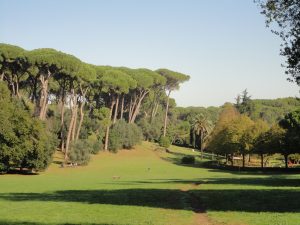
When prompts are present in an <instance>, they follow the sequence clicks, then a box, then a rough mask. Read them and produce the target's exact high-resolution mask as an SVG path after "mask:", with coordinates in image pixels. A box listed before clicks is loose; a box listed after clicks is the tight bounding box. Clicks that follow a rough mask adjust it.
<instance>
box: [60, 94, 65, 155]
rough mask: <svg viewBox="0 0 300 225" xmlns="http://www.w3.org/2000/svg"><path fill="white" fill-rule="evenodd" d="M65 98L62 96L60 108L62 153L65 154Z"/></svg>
mask: <svg viewBox="0 0 300 225" xmlns="http://www.w3.org/2000/svg"><path fill="white" fill-rule="evenodd" d="M64 120H65V97H64V94H62V97H61V106H60V139H61V146H60V148H61V151H62V152H64V147H65V124H64V122H65V121H64Z"/></svg>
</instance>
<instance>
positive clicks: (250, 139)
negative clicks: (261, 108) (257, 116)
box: [241, 120, 269, 167]
mask: <svg viewBox="0 0 300 225" xmlns="http://www.w3.org/2000/svg"><path fill="white" fill-rule="evenodd" d="M268 130H269V126H268V124H267V123H266V122H264V121H262V120H258V121H255V122H254V124H253V125H252V126H249V127H248V128H247V129H246V130H245V132H244V134H243V135H242V137H241V150H242V153H243V167H245V156H244V155H245V153H246V154H249V161H250V153H251V152H252V151H253V149H254V144H255V141H256V139H257V138H258V137H259V136H260V135H261V134H262V133H264V132H266V131H268Z"/></svg>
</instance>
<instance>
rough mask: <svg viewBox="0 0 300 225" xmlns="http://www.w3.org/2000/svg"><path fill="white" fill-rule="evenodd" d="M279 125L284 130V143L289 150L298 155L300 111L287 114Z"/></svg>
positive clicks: (299, 148)
mask: <svg viewBox="0 0 300 225" xmlns="http://www.w3.org/2000/svg"><path fill="white" fill-rule="evenodd" d="M279 125H280V127H282V128H283V129H285V130H286V141H287V143H288V144H289V146H290V148H291V150H292V151H294V152H295V153H300V110H296V111H293V112H290V113H288V114H287V115H286V116H285V117H284V119H282V120H280V121H279Z"/></svg>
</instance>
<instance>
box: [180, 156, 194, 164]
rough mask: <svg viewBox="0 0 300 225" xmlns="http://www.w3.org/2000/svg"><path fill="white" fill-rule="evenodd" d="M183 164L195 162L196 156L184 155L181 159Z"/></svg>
mask: <svg viewBox="0 0 300 225" xmlns="http://www.w3.org/2000/svg"><path fill="white" fill-rule="evenodd" d="M181 163H182V164H195V157H194V156H192V155H188V156H184V157H182V159H181Z"/></svg>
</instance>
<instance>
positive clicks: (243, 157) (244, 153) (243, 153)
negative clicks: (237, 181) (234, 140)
mask: <svg viewBox="0 0 300 225" xmlns="http://www.w3.org/2000/svg"><path fill="white" fill-rule="evenodd" d="M242 156H243V168H244V167H245V153H244V152H243V154H242Z"/></svg>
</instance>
